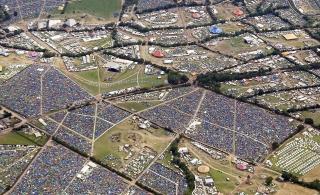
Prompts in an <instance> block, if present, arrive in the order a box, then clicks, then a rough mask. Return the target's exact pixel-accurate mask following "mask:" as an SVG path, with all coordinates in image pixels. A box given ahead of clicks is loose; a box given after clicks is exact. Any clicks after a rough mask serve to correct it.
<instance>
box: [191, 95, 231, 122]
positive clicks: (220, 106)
mask: <svg viewBox="0 0 320 195" xmlns="http://www.w3.org/2000/svg"><path fill="white" fill-rule="evenodd" d="M234 112H235V100H233V99H229V98H226V97H224V96H222V95H219V94H216V93H212V92H207V93H206V95H205V97H204V99H203V102H202V104H201V106H200V110H199V112H198V113H197V117H199V118H201V119H203V120H205V121H208V122H210V123H213V124H217V125H219V126H222V127H226V128H232V127H233V121H234V116H235V114H234Z"/></svg>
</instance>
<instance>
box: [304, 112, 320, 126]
mask: <svg viewBox="0 0 320 195" xmlns="http://www.w3.org/2000/svg"><path fill="white" fill-rule="evenodd" d="M300 114H301V115H302V116H303V117H304V118H312V119H313V122H314V124H315V125H320V110H317V111H314V112H312V111H303V112H300Z"/></svg>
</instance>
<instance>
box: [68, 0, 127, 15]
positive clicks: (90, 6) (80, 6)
mask: <svg viewBox="0 0 320 195" xmlns="http://www.w3.org/2000/svg"><path fill="white" fill-rule="evenodd" d="M120 9H121V0H73V1H70V2H69V4H68V6H67V7H66V10H65V13H66V14H79V13H80V14H83V13H88V14H90V15H93V16H96V17H101V18H112V17H113V14H114V13H115V12H119V11H120Z"/></svg>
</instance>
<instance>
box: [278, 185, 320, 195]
mask: <svg viewBox="0 0 320 195" xmlns="http://www.w3.org/2000/svg"><path fill="white" fill-rule="evenodd" d="M279 185H280V186H279V187H280V190H279V191H278V192H277V193H276V195H294V194H303V195H317V194H319V193H318V192H317V191H315V190H311V189H308V188H304V187H301V186H298V185H295V184H291V183H280V184H279Z"/></svg>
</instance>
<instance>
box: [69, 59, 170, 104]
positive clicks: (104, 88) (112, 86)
mask: <svg viewBox="0 0 320 195" xmlns="http://www.w3.org/2000/svg"><path fill="white" fill-rule="evenodd" d="M65 72H66V71H65ZM66 73H67V74H68V75H69V76H70V77H71V78H72V79H73V80H74V81H76V82H77V83H78V84H79V85H80V86H81V87H83V88H84V89H86V90H87V91H88V92H89V93H91V94H92V95H98V94H100V93H105V92H110V91H115V90H121V89H126V88H130V87H141V88H153V87H157V86H160V85H165V84H166V83H167V75H161V78H160V79H159V78H158V76H157V75H146V74H144V66H142V65H137V66H136V67H135V68H133V69H127V70H125V71H123V72H120V73H115V72H110V71H107V70H105V69H103V68H99V74H98V70H90V71H83V72H72V73H70V72H66ZM99 77H100V78H99ZM138 107H139V106H138Z"/></svg>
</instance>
